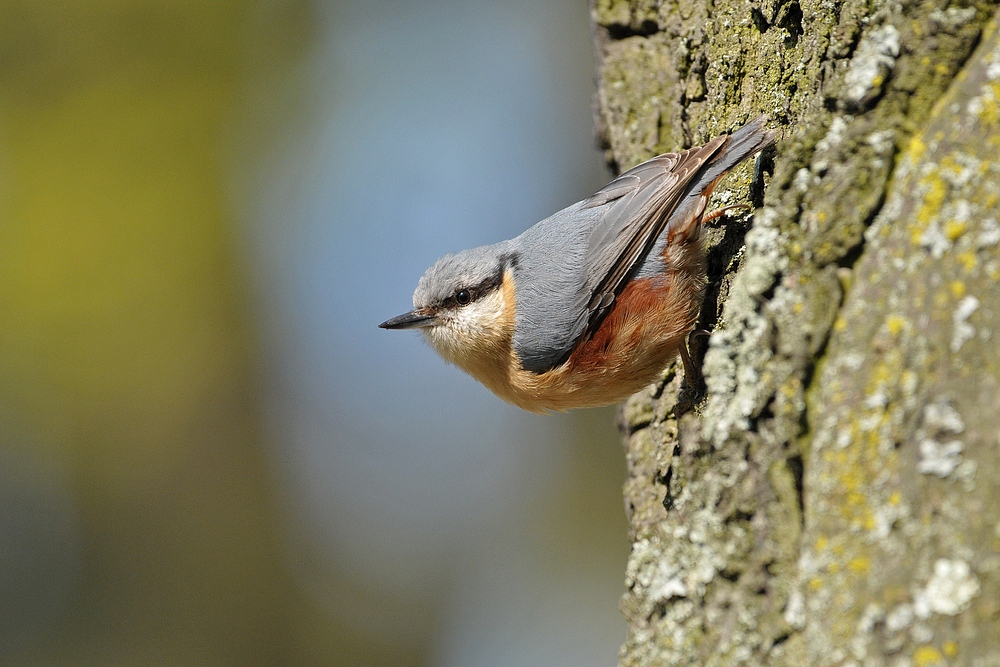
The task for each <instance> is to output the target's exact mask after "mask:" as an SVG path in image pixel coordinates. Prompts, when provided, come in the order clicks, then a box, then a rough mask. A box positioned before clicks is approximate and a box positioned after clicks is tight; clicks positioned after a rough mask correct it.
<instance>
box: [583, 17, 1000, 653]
mask: <svg viewBox="0 0 1000 667" xmlns="http://www.w3.org/2000/svg"><path fill="white" fill-rule="evenodd" d="M945 4H946V2H935V3H931V2H922V3H921V2H905V1H904V2H901V3H890V2H882V1H880V0H873V1H872V2H871V3H868V2H862V1H860V0H846V1H841V0H833V1H832V2H817V1H816V0H761V1H759V2H756V1H755V2H751V3H747V2H744V1H743V0H715V1H714V2H708V1H705V0H690V1H688V0H685V1H683V2H676V1H675V2H670V1H669V0H666V1H664V2H662V3H660V2H653V0H631V1H616V0H597V1H596V4H595V6H594V7H593V17H594V23H595V33H596V42H597V48H598V50H599V58H600V61H599V67H600V70H599V93H598V105H597V106H598V124H599V134H600V136H601V139H602V141H603V142H604V145H605V148H606V149H607V155H608V160H609V162H610V163H611V164H612V165H613V166H615V167H616V168H617V167H621V168H626V167H630V166H632V165H634V164H636V163H638V162H640V161H641V160H643V159H645V158H648V157H651V156H652V155H654V154H656V153H659V152H663V151H667V150H675V149H679V148H683V147H686V146H690V145H692V144H697V143H701V142H703V141H705V140H708V139H709V138H711V137H712V136H715V135H716V134H718V133H720V132H723V131H726V130H728V129H732V128H734V127H736V126H737V125H739V124H741V123H742V122H744V121H746V120H749V119H751V118H753V117H754V116H756V115H757V114H758V113H760V112H767V113H769V114H771V116H772V118H773V126H774V127H775V128H776V129H778V131H779V134H780V135H781V140H780V141H779V143H778V146H777V154H776V156H775V159H774V173H773V176H772V177H771V178H770V182H769V183H768V184H767V188H766V191H765V194H764V197H763V206H762V207H760V208H758V209H757V210H756V211H755V214H754V216H753V219H752V225H751V224H750V220H749V218H747V220H746V221H734V222H730V223H728V224H724V225H722V226H721V227H719V228H717V229H713V230H710V234H709V237H710V248H711V249H710V253H709V261H710V268H709V273H710V280H711V281H712V283H711V285H712V286H711V287H710V289H709V293H708V297H707V299H706V303H705V307H704V310H703V315H702V321H701V324H700V326H701V327H703V328H706V329H709V330H713V333H712V336H711V338H710V340H709V341H708V343H707V345H704V347H705V348H707V350H696V353H697V354H698V356H699V357H700V358H703V368H704V371H705V376H706V383H707V386H708V391H707V394H706V396H705V397H704V398H701V399H700V400H698V401H692V400H691V397H690V395H689V392H688V391H687V389H686V388H685V387H684V385H683V381H682V380H683V378H682V377H681V375H682V374H681V373H679V372H675V371H674V370H669V371H667V373H666V374H665V375H664V377H663V381H662V382H661V383H660V384H659V385H658V386H656V387H653V388H650V389H649V390H647V391H645V392H643V393H641V394H639V395H636V396H634V397H633V398H632V399H630V400H629V401H628V403H627V404H626V405H625V406H624V408H623V410H622V413H621V423H622V430H623V433H624V437H625V444H626V449H627V456H628V464H629V479H628V481H627V483H626V485H625V498H626V506H627V508H628V510H629V520H630V539H631V540H632V553H631V556H630V558H629V563H628V569H627V573H626V583H627V586H628V592H627V593H626V595H625V596H624V597H623V600H622V611H623V613H624V614H625V616H626V618H627V620H628V623H629V632H628V638H627V641H626V643H625V645H624V647H623V648H622V652H621V664H622V665H636V666H638V665H642V666H644V667H648V666H653V665H699V666H701V665H727V666H732V665H788V666H789V667H792V666H794V667H801V666H804V665H894V666H899V667H903V666H907V665H912V666H915V667H929V666H930V665H936V664H941V665H977V666H979V665H982V666H984V667H985V666H987V665H1000V555H998V554H1000V353H998V351H997V349H996V346H997V341H994V340H993V338H992V336H993V335H994V332H997V334H998V335H1000V289H998V288H997V285H996V283H997V279H998V278H1000V222H998V220H1000V35H998V34H997V31H996V27H997V18H996V15H995V14H996V7H997V3H995V2H992V3H991V2H988V1H986V0H983V1H981V2H979V3H977V4H972V5H969V6H959V5H952V6H947V7H944V5H945ZM751 171H752V168H751V166H750V165H747V166H744V167H742V168H741V169H740V170H737V171H736V172H735V173H734V175H733V176H732V177H730V179H729V180H728V182H727V183H724V184H723V187H722V188H720V192H719V204H722V203H727V202H737V201H746V200H748V199H754V198H755V197H758V196H759V195H758V194H756V193H751V192H749V190H748V184H749V182H750V175H751ZM726 187H728V188H729V190H725V188H726ZM758 203H759V202H758ZM748 228H749V231H747V230H748Z"/></svg>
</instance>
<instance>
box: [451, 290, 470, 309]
mask: <svg viewBox="0 0 1000 667" xmlns="http://www.w3.org/2000/svg"><path fill="white" fill-rule="evenodd" d="M455 301H456V302H457V303H458V305H460V306H464V305H466V304H468V303H469V302H470V301H472V292H471V291H470V290H467V289H460V290H458V291H457V292H455Z"/></svg>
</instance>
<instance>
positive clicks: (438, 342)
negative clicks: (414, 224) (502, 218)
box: [379, 246, 515, 379]
mask: <svg viewBox="0 0 1000 667" xmlns="http://www.w3.org/2000/svg"><path fill="white" fill-rule="evenodd" d="M512 262H513V255H512V254H511V253H510V252H508V251H505V249H504V248H502V247H498V246H482V247H479V248H472V249H471V250H464V251H462V252H460V253H456V254H452V255H446V256H444V257H442V258H441V259H439V260H438V261H437V262H435V263H434V265H433V266H431V268H429V269H427V271H426V272H425V273H424V275H423V277H422V278H421V279H420V282H419V283H417V289H416V291H414V293H413V310H411V311H410V312H408V313H404V314H403V315H400V316H398V317H394V318H392V319H390V320H387V321H385V322H383V323H382V324H380V325H379V326H380V327H382V328H383V329H412V328H419V329H420V330H421V332H423V334H424V335H425V336H426V337H427V340H428V341H430V343H431V345H433V346H434V349H436V350H437V351H438V353H439V354H440V355H441V356H442V357H444V358H445V359H446V360H447V361H449V362H451V363H453V364H456V365H457V366H459V367H461V368H463V369H464V370H466V371H468V372H469V373H471V374H472V375H473V376H476V377H478V376H480V375H481V374H482V372H484V369H485V368H486V367H487V366H489V367H493V366H495V365H496V363H497V362H498V361H500V360H501V359H503V360H505V359H506V358H507V357H508V356H509V354H510V345H511V338H512V336H513V331H514V321H515V319H514V285H513V276H512V273H511V266H512ZM480 379H481V378H480Z"/></svg>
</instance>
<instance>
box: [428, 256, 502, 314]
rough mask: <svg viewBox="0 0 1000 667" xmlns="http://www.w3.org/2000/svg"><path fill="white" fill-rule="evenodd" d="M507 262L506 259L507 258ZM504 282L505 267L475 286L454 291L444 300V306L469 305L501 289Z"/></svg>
mask: <svg viewBox="0 0 1000 667" xmlns="http://www.w3.org/2000/svg"><path fill="white" fill-rule="evenodd" d="M505 263H506V259H505ZM501 284H503V268H502V267H501V270H499V271H497V273H496V275H493V276H490V277H489V278H487V279H486V280H484V281H482V282H481V283H479V284H478V285H476V286H474V287H459V288H458V289H456V290H455V291H454V293H452V295H451V296H449V297H447V298H446V299H445V300H444V301H443V302H442V305H443V306H467V305H469V304H470V303H472V302H473V301H476V300H478V299H479V298H481V297H483V296H486V295H487V294H489V293H490V292H492V291H494V290H496V289H499V287H500V285H501Z"/></svg>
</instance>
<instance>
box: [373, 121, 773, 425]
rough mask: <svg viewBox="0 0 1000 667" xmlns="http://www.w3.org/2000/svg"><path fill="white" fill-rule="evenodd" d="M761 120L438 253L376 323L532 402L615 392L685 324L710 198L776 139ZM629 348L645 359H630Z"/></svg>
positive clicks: (545, 405) (694, 311) (571, 401)
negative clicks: (409, 303) (472, 244)
mask: <svg viewBox="0 0 1000 667" xmlns="http://www.w3.org/2000/svg"><path fill="white" fill-rule="evenodd" d="M767 120H768V119H767V117H766V116H761V117H759V118H757V119H756V120H754V121H752V122H750V123H748V124H747V125H745V126H744V127H742V128H740V129H739V130H737V131H736V132H734V133H733V134H731V135H722V136H719V137H717V138H715V139H713V140H712V141H710V142H708V143H707V144H704V145H703V146H699V147H696V148H691V149H688V150H686V151H682V152H679V153H666V154H663V155H660V156H657V157H655V158H653V159H651V160H648V161H647V162H644V163H642V164H640V165H638V166H637V167H635V168H633V169H630V170H629V171H627V172H625V173H624V174H622V175H621V176H619V177H618V178H616V179H614V180H613V181H611V182H610V183H609V184H608V185H606V186H605V187H603V188H601V189H600V190H599V191H598V192H596V193H595V194H594V195H592V196H591V197H589V198H587V199H585V200H583V201H580V202H577V203H576V204H573V205H572V206H569V207H567V208H565V209H563V210H561V211H559V212H557V213H555V214H554V215H552V216H550V217H548V218H546V219H545V220H542V221H541V222H539V223H537V224H535V225H534V226H532V227H530V228H528V229H527V230H525V231H524V232H523V233H522V234H520V235H519V236H517V237H515V238H513V239H510V240H508V241H502V242H500V243H496V244H493V245H488V246H481V247H478V248H472V249H470V250H464V251H462V252H459V253H456V254H452V255H447V256H445V257H443V258H441V259H440V260H438V261H437V262H436V263H435V264H434V265H433V266H431V268H429V269H428V270H427V272H426V273H425V274H424V275H423V277H422V278H421V279H420V281H419V283H418V285H417V289H416V291H415V292H414V294H413V305H414V309H413V311H411V312H410V313H407V314H405V315H401V316H399V317H397V318H393V319H391V320H389V321H387V322H384V323H383V324H381V325H379V326H382V327H384V328H409V327H418V328H420V329H421V330H422V331H423V332H424V333H425V334H426V335H427V337H428V339H429V340H430V342H431V343H432V345H433V346H434V347H435V348H436V349H437V350H438V352H440V353H441V354H442V356H444V357H445V359H447V360H448V361H450V362H452V363H455V364H457V365H458V366H460V367H461V368H463V369H464V370H466V371H468V372H469V373H470V374H472V375H473V376H474V377H476V379H478V380H480V381H481V382H483V383H484V384H486V385H487V387H489V388H490V389H492V390H493V391H494V392H495V393H497V394H498V395H499V396H501V398H504V399H505V400H508V401H511V402H513V403H516V404H517V405H520V406H521V407H525V408H526V409H529V410H535V411H544V410H553V409H554V410H559V409H567V408H573V407H581V406H584V405H599V404H606V403H614V402H617V401H619V400H621V399H622V398H623V397H624V396H627V395H628V393H632V392H634V391H636V390H637V389H639V388H641V387H642V386H644V385H645V384H646V383H648V382H649V381H651V380H652V379H653V377H655V375H656V373H658V372H659V371H660V370H662V369H663V367H664V366H665V365H666V364H667V363H669V361H671V360H672V359H673V357H674V356H675V355H676V354H677V351H678V349H679V347H678V346H683V344H684V337H686V334H687V333H689V332H690V330H691V329H692V328H693V326H694V322H695V321H696V319H697V315H698V311H699V310H700V305H701V299H702V295H703V292H704V282H705V277H704V250H703V249H702V247H701V243H700V242H699V230H700V223H701V220H702V217H703V214H704V212H705V206H706V204H707V201H708V197H709V195H710V194H711V191H712V189H713V188H714V187H715V185H716V184H717V182H718V181H719V179H720V178H721V177H722V176H723V175H725V173H726V172H727V171H729V170H730V169H732V168H733V167H734V166H736V165H737V164H739V163H740V162H742V161H743V160H745V159H746V158H748V157H750V156H751V155H753V154H754V153H756V152H757V151H759V150H761V149H762V148H764V147H766V146H768V145H770V144H771V143H773V142H774V133H773V132H772V131H770V130H768V129H766V127H765V125H766V122H767ZM643 318H645V319H647V320H655V321H649V322H644V321H642V320H643ZM656 322H661V323H662V324H657V323H656ZM609 327H613V328H614V331H609ZM626 337H627V338H628V340H629V341H631V342H627V341H626V340H625V338H626ZM619 338H620V339H621V340H619ZM639 354H643V355H646V356H647V357H648V358H647V359H634V358H629V355H639ZM602 355H603V356H602ZM626 392H627V393H626Z"/></svg>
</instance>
